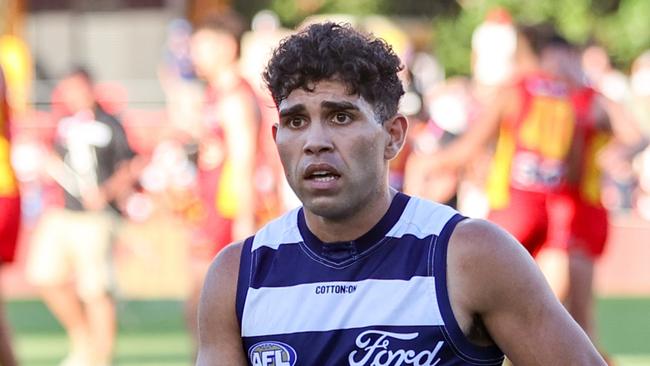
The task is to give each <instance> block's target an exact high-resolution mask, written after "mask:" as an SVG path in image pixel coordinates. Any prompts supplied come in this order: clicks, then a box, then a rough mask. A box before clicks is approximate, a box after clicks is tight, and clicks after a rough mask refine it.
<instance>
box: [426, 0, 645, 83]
mask: <svg viewBox="0 0 650 366" xmlns="http://www.w3.org/2000/svg"><path fill="white" fill-rule="evenodd" d="M458 3H459V4H460V5H461V10H460V11H459V12H458V13H457V14H454V15H451V16H434V18H433V31H434V35H435V36H434V40H433V42H434V49H436V54H437V55H438V57H439V58H440V59H441V62H442V64H443V65H445V69H446V72H447V75H450V76H451V75H458V74H461V75H467V74H469V72H470V68H469V55H470V48H471V34H472V31H473V30H474V29H475V28H476V26H477V25H478V24H479V23H481V21H482V20H483V19H484V17H485V14H486V13H487V12H488V11H489V10H490V9H492V8H493V7H496V6H503V7H505V8H506V9H508V10H509V11H510V12H511V14H512V16H513V18H514V19H516V20H517V21H518V22H521V23H527V24H535V23H540V22H551V23H553V24H555V25H556V26H557V28H558V30H559V31H560V33H562V34H563V35H564V36H565V37H566V38H567V39H569V40H570V41H573V42H575V43H577V44H586V43H589V42H596V43H600V44H602V45H604V46H605V48H607V49H608V50H609V52H610V55H611V57H612V59H613V61H614V63H615V64H616V65H617V66H619V67H621V68H623V69H627V68H628V67H629V65H630V63H631V62H632V60H633V59H634V58H635V57H636V56H638V55H639V54H641V53H642V52H643V51H644V50H646V49H648V48H650V22H649V21H648V19H650V1H648V0H572V1H561V0H536V1H518V0H458Z"/></svg>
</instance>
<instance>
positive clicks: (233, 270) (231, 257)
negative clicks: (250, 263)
mask: <svg viewBox="0 0 650 366" xmlns="http://www.w3.org/2000/svg"><path fill="white" fill-rule="evenodd" d="M243 246H244V242H243V241H238V242H234V243H231V244H229V245H228V246H226V247H225V248H223V249H222V250H221V251H220V252H219V254H218V255H217V256H216V257H215V258H214V260H213V261H212V264H211V265H210V269H209V270H208V274H207V275H206V278H205V282H206V286H207V285H208V284H209V283H210V282H213V281H218V282H221V281H226V280H229V279H230V280H233V279H234V280H235V286H236V284H237V283H236V279H237V276H238V273H239V262H240V259H241V252H242V248H243Z"/></svg>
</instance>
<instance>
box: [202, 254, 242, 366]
mask: <svg viewBox="0 0 650 366" xmlns="http://www.w3.org/2000/svg"><path fill="white" fill-rule="evenodd" d="M242 247H243V243H241V242H237V243H234V244H231V245H229V246H227V247H225V248H224V249H223V250H221V252H220V253H219V255H217V257H216V258H215V259H214V261H213V262H212V264H211V265H210V269H209V270H208V273H207V275H206V278H205V283H204V285H203V291H202V293H201V300H200V303H199V350H198V351H199V352H198V356H197V363H196V364H197V365H215V364H216V360H220V361H221V362H223V364H226V365H245V364H246V360H245V355H244V354H243V353H242V346H241V338H240V335H239V324H238V322H237V316H236V310H235V301H236V300H235V299H236V296H237V278H238V272H239V260H240V257H241V252H242ZM219 364H222V363H219Z"/></svg>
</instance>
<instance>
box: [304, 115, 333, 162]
mask: <svg viewBox="0 0 650 366" xmlns="http://www.w3.org/2000/svg"><path fill="white" fill-rule="evenodd" d="M305 133H306V136H305V145H304V147H303V151H304V152H305V154H320V153H324V152H328V151H332V150H333V149H334V145H333V144H332V138H331V134H330V131H328V129H327V127H325V126H324V125H323V123H322V122H321V121H320V120H315V121H312V122H311V123H310V124H309V127H308V128H307V131H305Z"/></svg>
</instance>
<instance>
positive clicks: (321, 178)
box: [303, 164, 341, 183]
mask: <svg viewBox="0 0 650 366" xmlns="http://www.w3.org/2000/svg"><path fill="white" fill-rule="evenodd" d="M303 177H304V178H305V179H307V180H312V181H314V182H322V183H326V182H331V181H334V180H336V179H339V178H340V177H341V174H339V172H338V171H337V170H336V168H334V167H333V166H331V165H329V164H311V165H309V166H307V169H305V174H304V176H303Z"/></svg>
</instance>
